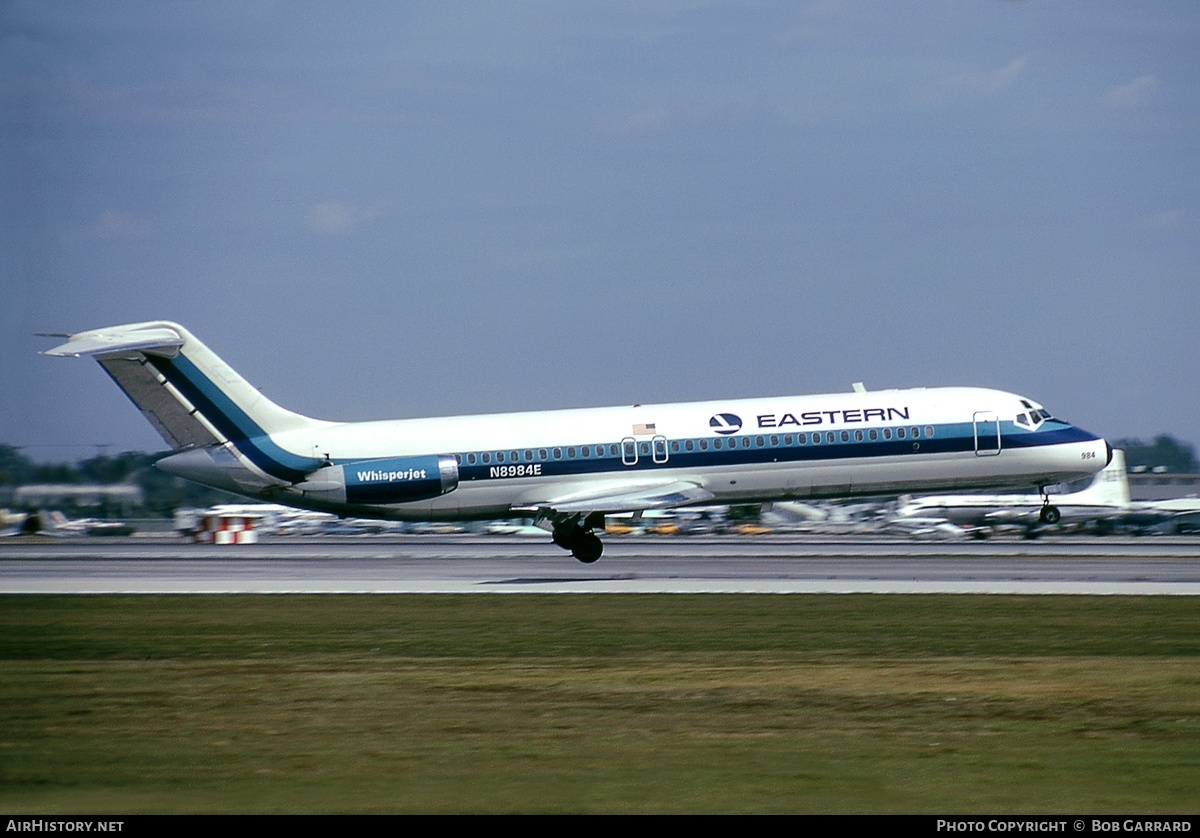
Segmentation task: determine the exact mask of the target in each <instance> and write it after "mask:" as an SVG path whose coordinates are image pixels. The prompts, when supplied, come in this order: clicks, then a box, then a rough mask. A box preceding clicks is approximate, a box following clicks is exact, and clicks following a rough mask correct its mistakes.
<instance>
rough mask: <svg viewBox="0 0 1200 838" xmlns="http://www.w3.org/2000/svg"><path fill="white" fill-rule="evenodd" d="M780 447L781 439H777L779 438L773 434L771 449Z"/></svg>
mask: <svg viewBox="0 0 1200 838" xmlns="http://www.w3.org/2000/svg"><path fill="white" fill-rule="evenodd" d="M778 445H779V437H777V436H775V435H774V434H772V435H771V447H772V448H775V447H777V446H778Z"/></svg>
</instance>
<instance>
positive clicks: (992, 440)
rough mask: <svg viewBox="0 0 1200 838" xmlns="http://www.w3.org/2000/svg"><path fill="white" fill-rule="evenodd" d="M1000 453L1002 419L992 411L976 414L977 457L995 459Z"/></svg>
mask: <svg viewBox="0 0 1200 838" xmlns="http://www.w3.org/2000/svg"><path fill="white" fill-rule="evenodd" d="M999 453H1000V419H999V417H997V416H996V414H995V412H993V411H991V410H980V411H978V412H976V414H975V456H976V457H994V456H996V455H997V454H999Z"/></svg>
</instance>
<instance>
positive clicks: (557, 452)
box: [554, 448, 562, 460]
mask: <svg viewBox="0 0 1200 838" xmlns="http://www.w3.org/2000/svg"><path fill="white" fill-rule="evenodd" d="M554 459H556V460H561V459H562V449H561V448H555V449H554Z"/></svg>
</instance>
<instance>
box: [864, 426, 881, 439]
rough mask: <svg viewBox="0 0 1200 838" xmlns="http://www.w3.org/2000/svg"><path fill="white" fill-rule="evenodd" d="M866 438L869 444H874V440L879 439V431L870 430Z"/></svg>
mask: <svg viewBox="0 0 1200 838" xmlns="http://www.w3.org/2000/svg"><path fill="white" fill-rule="evenodd" d="M867 438H868V439H870V440H871V442H874V441H875V440H877V439H879V431H877V430H875V429H874V428H871V430H869V431H867Z"/></svg>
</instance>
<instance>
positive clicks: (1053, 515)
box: [1038, 504, 1062, 524]
mask: <svg viewBox="0 0 1200 838" xmlns="http://www.w3.org/2000/svg"><path fill="white" fill-rule="evenodd" d="M1061 518H1062V513H1061V512H1059V511H1058V507H1057V506H1051V505H1050V504H1046V505H1045V506H1043V507H1042V511H1041V513H1040V514H1039V515H1038V520H1039V521H1041V522H1042V523H1043V524H1057V523H1058V522H1059V520H1060V519H1061Z"/></svg>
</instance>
